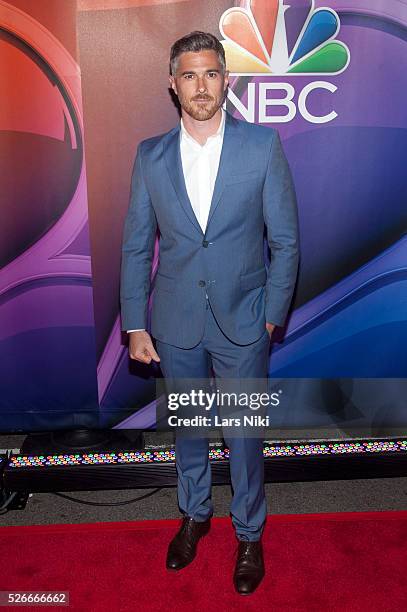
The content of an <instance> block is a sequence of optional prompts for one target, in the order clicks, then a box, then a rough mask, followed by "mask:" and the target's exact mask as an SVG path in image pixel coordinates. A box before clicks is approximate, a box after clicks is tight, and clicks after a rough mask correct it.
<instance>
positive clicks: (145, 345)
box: [129, 331, 160, 363]
mask: <svg viewBox="0 0 407 612" xmlns="http://www.w3.org/2000/svg"><path fill="white" fill-rule="evenodd" d="M129 355H130V359H135V360H136V361H141V363H151V360H152V359H153V360H154V361H160V358H159V356H158V354H157V352H156V350H155V348H154V346H153V343H152V340H151V337H150V334H149V333H148V332H146V331H134V332H130V333H129Z"/></svg>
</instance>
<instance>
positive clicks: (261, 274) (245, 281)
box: [240, 268, 267, 291]
mask: <svg viewBox="0 0 407 612" xmlns="http://www.w3.org/2000/svg"><path fill="white" fill-rule="evenodd" d="M266 280H267V270H266V268H259V269H258V270H255V272H249V273H248V274H242V275H241V276H240V287H241V289H243V290H244V291H249V289H256V287H261V286H263V285H265V284H266Z"/></svg>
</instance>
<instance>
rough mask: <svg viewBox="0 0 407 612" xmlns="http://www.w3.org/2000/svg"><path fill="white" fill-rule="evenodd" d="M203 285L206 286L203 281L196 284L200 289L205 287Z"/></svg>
mask: <svg viewBox="0 0 407 612" xmlns="http://www.w3.org/2000/svg"><path fill="white" fill-rule="evenodd" d="M205 284H206V283H205V281H202V280H201V281H199V283H198V285H199V286H200V287H205Z"/></svg>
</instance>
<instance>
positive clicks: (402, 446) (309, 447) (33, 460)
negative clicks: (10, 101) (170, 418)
mask: <svg viewBox="0 0 407 612" xmlns="http://www.w3.org/2000/svg"><path fill="white" fill-rule="evenodd" d="M400 452H402V453H403V452H404V453H405V452H407V440H373V441H366V442H363V441H360V442H326V443H323V442H318V443H308V444H295V443H292V444H288V443H281V444H270V443H265V445H264V449H263V454H264V457H265V458H270V457H299V456H305V455H314V456H319V455H346V454H369V453H400ZM209 459H210V460H211V461H225V460H227V459H229V449H228V448H224V447H221V446H218V447H216V446H214V447H211V448H210V450H209ZM174 462H175V449H173V448H168V449H163V450H153V449H151V450H144V451H130V452H123V453H118V452H110V453H109V452H100V453H84V454H66V455H12V456H11V457H10V459H9V463H8V466H9V467H10V468H27V467H28V468H39V467H50V466H52V467H55V466H71V465H79V466H80V465H102V464H120V463H121V464H123V463H174Z"/></svg>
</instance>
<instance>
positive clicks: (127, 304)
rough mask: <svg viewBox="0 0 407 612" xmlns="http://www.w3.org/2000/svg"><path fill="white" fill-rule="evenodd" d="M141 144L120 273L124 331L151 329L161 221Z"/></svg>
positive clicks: (132, 187) (135, 165)
mask: <svg viewBox="0 0 407 612" xmlns="http://www.w3.org/2000/svg"><path fill="white" fill-rule="evenodd" d="M142 145H143V143H140V145H139V147H138V150H137V155H136V159H135V162H134V167H133V173H132V178H131V192H130V202H129V208H128V211H127V216H126V219H125V223H124V230H123V242H122V259H121V272H120V304H121V319H122V330H123V331H126V330H128V329H139V328H144V329H147V308H148V298H149V293H150V275H151V266H152V260H153V254H154V243H155V236H156V230H157V220H156V217H155V212H154V209H153V207H152V204H151V199H150V196H149V194H148V191H147V187H146V184H145V180H144V177H143V157H142V148H143V147H142Z"/></svg>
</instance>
